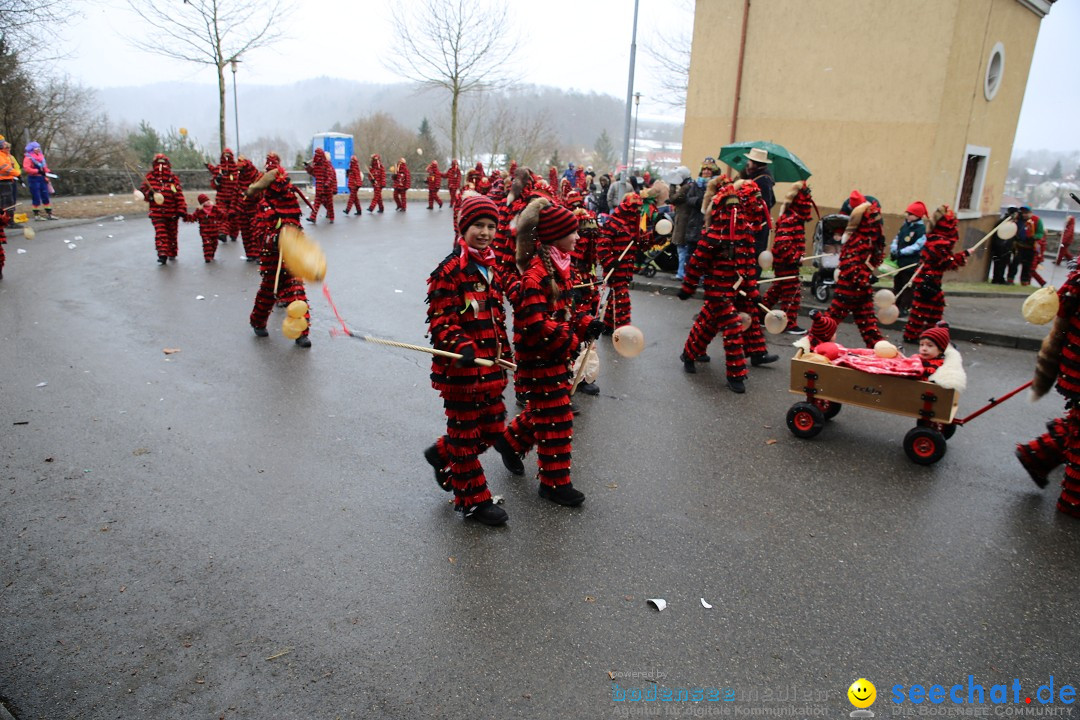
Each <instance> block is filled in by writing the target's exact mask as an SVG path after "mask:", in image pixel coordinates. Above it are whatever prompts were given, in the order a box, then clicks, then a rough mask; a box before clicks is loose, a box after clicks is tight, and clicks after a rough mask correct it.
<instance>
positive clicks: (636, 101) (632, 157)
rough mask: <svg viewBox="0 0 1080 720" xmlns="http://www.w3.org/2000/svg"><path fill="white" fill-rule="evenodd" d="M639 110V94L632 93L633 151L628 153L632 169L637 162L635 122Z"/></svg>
mask: <svg viewBox="0 0 1080 720" xmlns="http://www.w3.org/2000/svg"><path fill="white" fill-rule="evenodd" d="M640 110H641V93H639V92H636V93H634V151H633V152H632V153H630V163H629V165H630V167H633V166H634V164H635V162H636V161H637V121H638V113H639V111H640Z"/></svg>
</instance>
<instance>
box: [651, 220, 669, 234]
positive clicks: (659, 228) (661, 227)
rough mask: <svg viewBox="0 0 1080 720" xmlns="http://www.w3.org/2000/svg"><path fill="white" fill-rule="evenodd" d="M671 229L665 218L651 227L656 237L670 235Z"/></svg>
mask: <svg viewBox="0 0 1080 720" xmlns="http://www.w3.org/2000/svg"><path fill="white" fill-rule="evenodd" d="M672 229H673V227H672V225H671V221H670V220H668V219H667V218H660V219H659V220H657V221H656V225H655V226H653V230H655V231H656V234H657V235H670V234H671V231H672Z"/></svg>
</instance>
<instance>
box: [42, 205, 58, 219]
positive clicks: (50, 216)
mask: <svg viewBox="0 0 1080 720" xmlns="http://www.w3.org/2000/svg"><path fill="white" fill-rule="evenodd" d="M45 219H46V220H55V219H56V218H54V217H53V214H52V208H45Z"/></svg>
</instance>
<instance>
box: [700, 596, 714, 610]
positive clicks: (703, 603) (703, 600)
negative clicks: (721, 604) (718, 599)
mask: <svg viewBox="0 0 1080 720" xmlns="http://www.w3.org/2000/svg"><path fill="white" fill-rule="evenodd" d="M701 607H703V608H705V609H706V610H712V605H710V604H709V603H707V602H705V598H701Z"/></svg>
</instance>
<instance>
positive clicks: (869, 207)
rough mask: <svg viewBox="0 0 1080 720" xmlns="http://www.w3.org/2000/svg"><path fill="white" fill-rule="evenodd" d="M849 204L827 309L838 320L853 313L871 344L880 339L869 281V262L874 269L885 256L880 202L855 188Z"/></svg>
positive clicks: (867, 343)
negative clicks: (833, 285)
mask: <svg viewBox="0 0 1080 720" xmlns="http://www.w3.org/2000/svg"><path fill="white" fill-rule="evenodd" d="M851 206H852V210H851V218H850V219H849V220H848V225H847V229H846V230H845V231H844V235H845V236H846V237H847V240H846V241H845V242H844V244H843V246H842V247H841V249H840V279H839V280H838V281H837V283H836V288H835V294H834V296H833V301H832V304H831V305H830V306H829V309H828V310H827V312H828V313H829V317H831V318H832V319H833V320H835V321H836V322H837V323H838V324H839V323H841V322H843V321H844V318H846V317H847V316H848V315H849V314H853V315H854V316H855V325H856V326H857V327H858V328H859V333H860V334H861V335H862V339H863V342H864V343H866V347H868V348H872V347H874V345H876V344H877V343H878V341H880V340H881V339H882V336H881V332H880V331H879V330H878V322H877V316H876V315H874V290H873V287H872V286H871V284H870V280H871V278H872V276H873V275H874V271H873V270H871V266H873V267H874V268H875V269H876V268H877V267H878V266H879V265H881V260H882V258H883V256H884V235H883V234H882V230H881V206H880V205H878V203H877V201H876V200H867V199H866V198H865V196H863V195H862V194H861V193H859V192H858V191H857V190H856V191H855V192H853V193H852V198H851Z"/></svg>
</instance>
